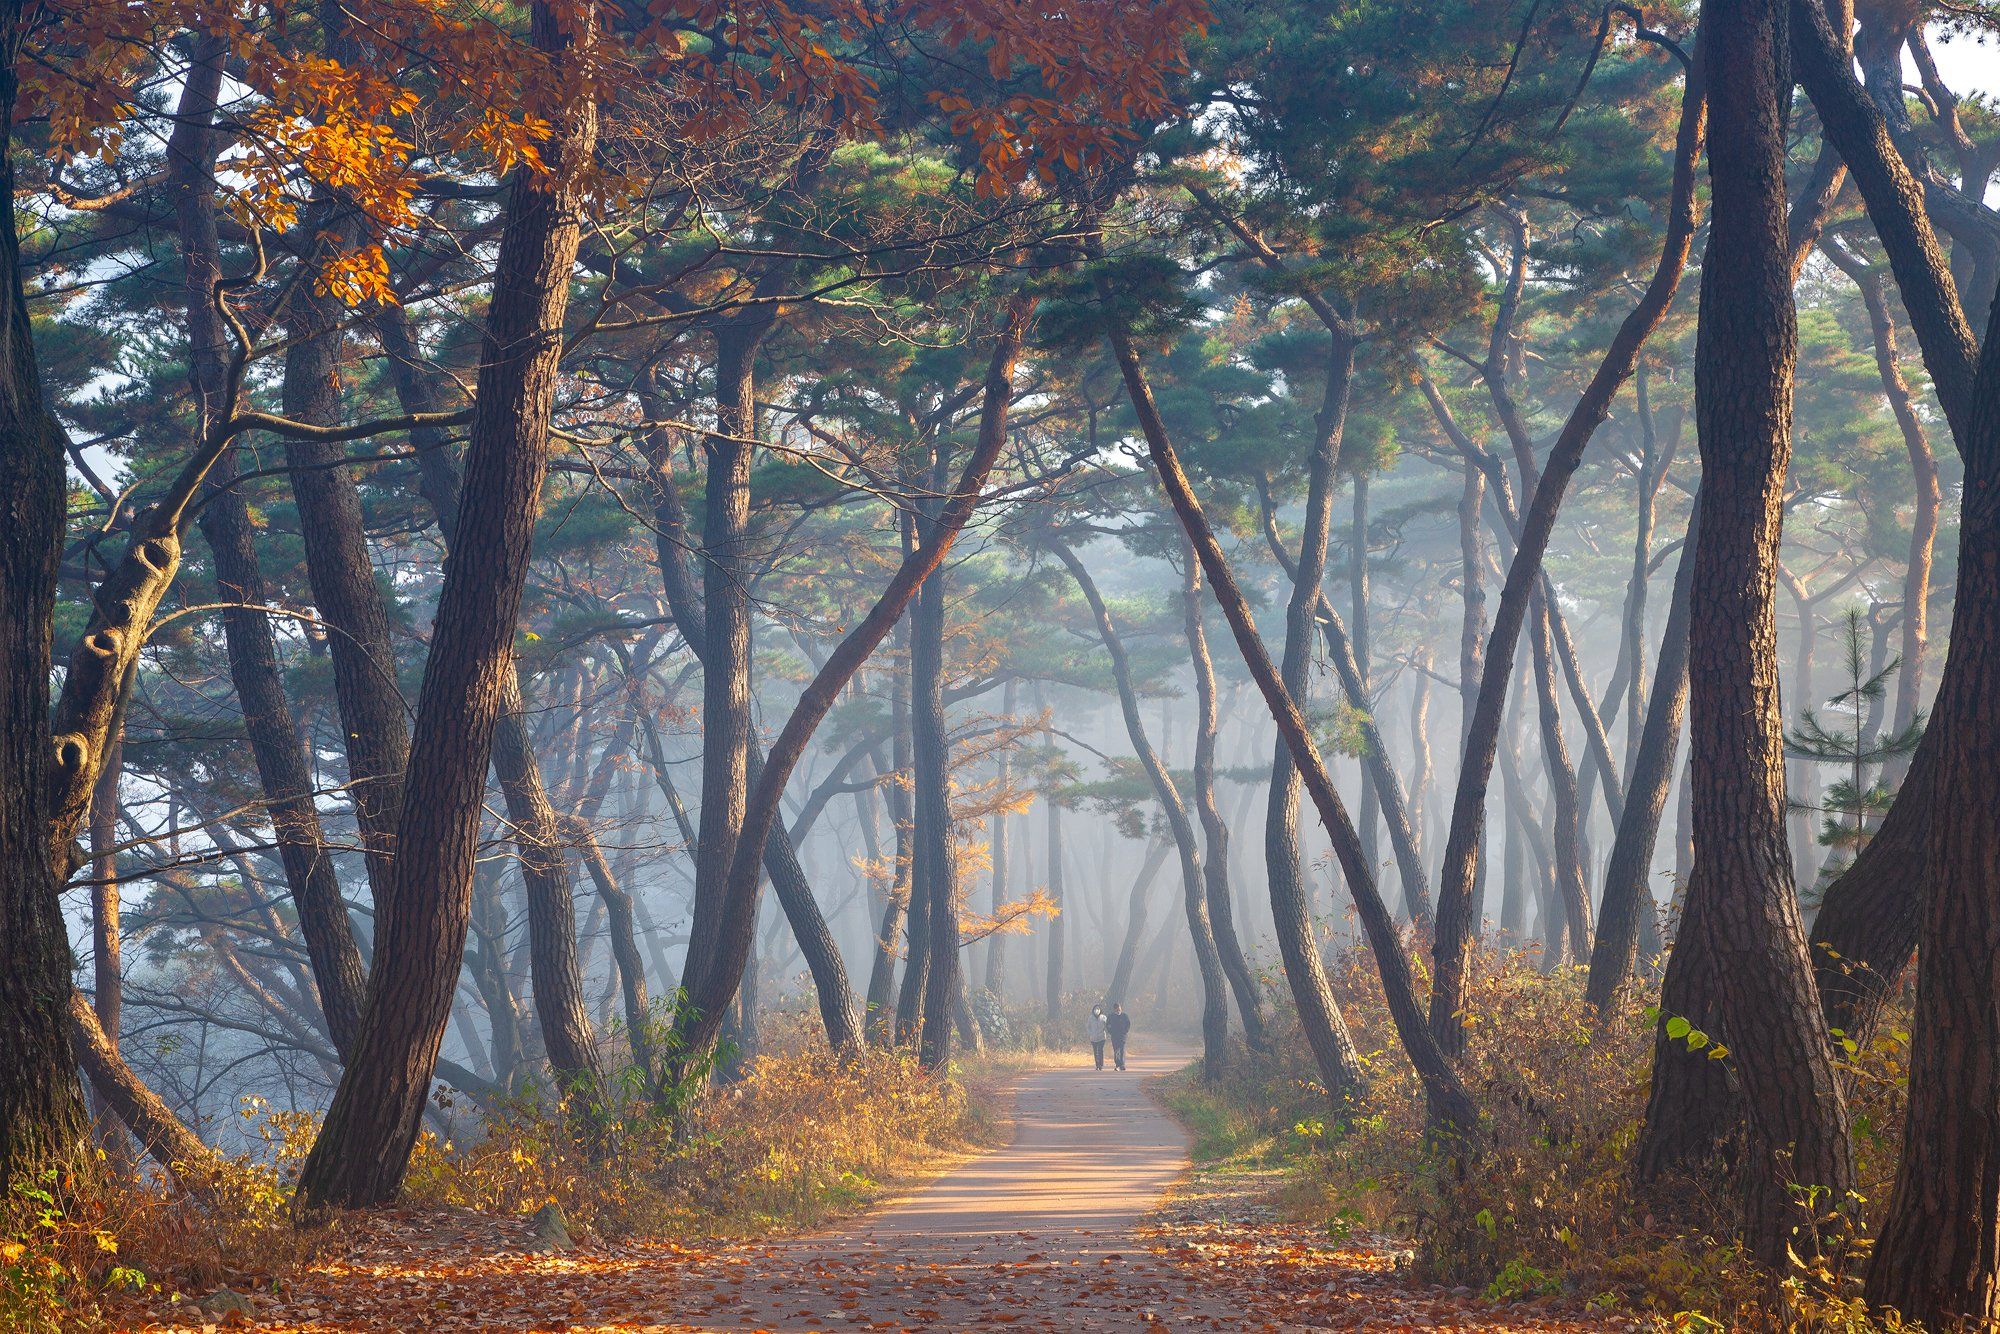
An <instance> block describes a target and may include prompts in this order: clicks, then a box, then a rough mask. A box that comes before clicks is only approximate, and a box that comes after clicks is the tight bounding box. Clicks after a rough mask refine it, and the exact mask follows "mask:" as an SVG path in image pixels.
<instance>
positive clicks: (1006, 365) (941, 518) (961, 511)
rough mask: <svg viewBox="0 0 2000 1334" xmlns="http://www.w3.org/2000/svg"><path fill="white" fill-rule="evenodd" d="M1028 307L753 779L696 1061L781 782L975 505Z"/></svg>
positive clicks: (751, 904)
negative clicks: (953, 474) (920, 509)
mask: <svg viewBox="0 0 2000 1334" xmlns="http://www.w3.org/2000/svg"><path fill="white" fill-rule="evenodd" d="M1032 311H1033V303H1032V301H1028V300H1017V301H1013V302H1010V303H1009V306H1008V311H1007V318H1006V324H1005V326H1004V328H1003V330H1002V331H1001V333H1000V336H999V338H998V339H997V340H996V342H995V346H994V350H993V355H992V357H991V359H990V360H989V361H988V363H987V368H986V377H985V383H984V388H983V393H982V395H981V400H980V410H979V430H978V435H977V439H976V440H975V442H974V444H973V447H972V450H971V452H970V454H969V456H968V458H967V461H966V464H965V468H964V470H963V471H962V472H961V473H960V474H959V477H958V479H957V481H956V482H955V483H954V484H953V487H952V489H951V490H950V492H949V493H947V497H948V498H947V499H946V500H945V503H944V507H943V509H942V510H941V511H940V513H939V515H938V518H937V520H936V522H935V523H934V524H933V525H932V527H931V531H930V534H929V535H928V536H927V537H926V538H925V539H924V541H923V542H922V543H921V544H920V545H919V546H918V548H917V549H916V550H915V551H914V552H911V553H909V554H907V555H906V556H905V557H904V559H903V561H902V562H901V563H900V564H899V565H898V566H897V568H896V573H895V575H894V576H893V577H892V578H891V579H890V581H889V584H888V587H887V588H885V589H884V590H883V592H882V595H881V596H880V597H879V598H877V599H876V602H875V605H874V606H873V607H871V608H870V609H869V611H868V614H867V615H866V616H865V617H863V618H862V620H861V622H860V624H859V625H857V626H856V627H855V628H854V629H853V630H851V631H849V632H848V634H847V635H846V637H845V638H843V639H842V640H841V641H840V643H839V644H838V645H837V646H836V647H835V648H834V650H833V652H832V653H831V654H829V655H828V657H827V660H826V663H825V664H824V665H823V666H822V667H821V668H820V669H819V670H818V671H817V672H816V673H815V674H814V676H813V679H812V681H811V682H809V683H808V684H807V686H806V688H805V690H804V692H803V693H802V694H801V695H800V697H799V702H798V705H797V706H796V707H795V708H794V709H793V710H792V713H791V716H790V717H789V718H787V719H786V720H785V725H784V727H783V728H782V729H781V730H780V731H779V733H778V737H777V740H776V741H774V742H773V743H772V746H771V751H770V754H769V756H768V758H767V765H768V767H767V768H766V769H765V771H764V773H763V774H762V775H761V776H760V777H759V779H758V782H757V786H756V788H755V789H754V790H753V791H752V792H751V794H750V800H749V802H748V803H747V805H746V807H745V811H746V814H745V818H744V824H743V830H742V835H743V838H744V839H745V840H746V842H745V844H744V845H743V846H739V847H738V849H737V851H736V855H735V857H734V859H733V860H732V861H731V863H730V866H729V874H728V879H727V882H726V885H725V891H726V900H725V905H726V911H725V913H724V915H723V920H722V922H721V924H720V930H719V933H718V940H719V947H720V950H719V954H718V956H717V958H716V960H715V961H714V967H713V968H712V969H711V970H706V971H705V981H704V985H703V987H702V988H701V989H700V990H697V991H695V992H694V993H693V1001H694V1006H693V1015H692V1017H691V1019H690V1021H689V1022H688V1023H687V1024H686V1025H684V1026H683V1027H682V1028H681V1030H680V1037H681V1040H682V1043H683V1044H684V1045H683V1049H684V1050H685V1051H686V1052H688V1053H689V1054H690V1055H691V1056H692V1057H694V1058H696V1059H699V1058H700V1057H701V1056H702V1055H703V1054H704V1053H706V1052H707V1051H709V1050H711V1049H712V1047H713V1044H714V1041H715V1035H716V1017H717V1016H719V1015H720V1014H721V1013H722V1012H723V1010H724V1009H726V1008H727V1006H728V1004H729V1001H730V999H731V997H732V996H733V994H734V992H735V990H736V987H737V985H738V983H739V981H740V979H741V977H742V971H743V964H744V961H745V959H746V958H747V957H748V953H749V949H750V945H751V943H752V939H753V937H752V932H753V931H754V927H755V917H754V912H755V907H756V903H757V881H758V868H759V866H760V864H761V861H762V857H761V851H762V848H763V846H764V842H765V840H766V839H767V838H768V837H769V836H770V834H771V831H772V829H773V828H774V827H775V826H776V824H777V820H778V805H779V800H780V798H781V796H782V795H783V791H784V785H785V783H786V781H787V780H788V779H789V778H790V777H791V774H792V771H793V769H795V768H796V767H797V765H798V762H799V759H800V757H801V756H802V755H803V754H804V753H805V748H806V746H807V744H808V743H809V742H810V741H811V740H812V735H813V732H814V731H815V730H816V729H817V728H818V727H819V724H820V723H821V722H822V721H823V720H824V719H825V717H826V715H827V712H828V711H829V710H831V709H832V708H833V706H834V704H835V703H836V702H837V701H838V699H839V697H840V692H841V691H843V690H845V689H846V688H847V683H848V682H849V681H851V680H852V679H853V678H854V674H855V672H857V671H859V670H860V669H861V667H862V665H863V664H865V663H866V662H867V660H868V658H869V656H870V655H871V654H873V653H874V652H875V650H876V648H878V647H879V646H880V645H881V643H882V641H883V640H884V639H886V638H887V637H888V635H889V632H890V630H891V628H892V627H893V626H894V625H895V623H896V622H897V620H898V619H900V618H901V617H902V615H903V612H904V610H905V609H906V608H907V607H908V606H909V604H910V602H911V600H912V599H913V598H914V597H915V596H916V593H917V590H918V589H919V588H920V587H922V585H923V583H924V581H925V580H926V579H927V578H929V577H930V576H931V575H932V574H933V573H934V572H935V571H936V570H937V568H938V566H939V565H941V564H942V563H943V561H944V558H945V556H946V554H947V553H949V551H950V550H951V547H952V544H953V542H954V541H955V540H956V539H957V536H958V534H959V532H960V531H961V530H962V529H963V528H964V527H965V524H966V523H967V522H968V521H969V520H970V519H971V517H972V514H973V511H974V510H975V509H976V508H977V507H978V505H979V502H980V499H981V492H982V490H983V489H984V487H985V485H986V482H987V479H988V478H989V477H990V476H991V475H992V471H993V467H994V465H995V464H996V463H997V462H998V460H999V457H1000V451H1001V449H1002V447H1003V446H1004V445H1005V444H1006V440H1007V408H1008V404H1009V402H1010V400H1011V399H1012V396H1013V385H1014V364H1015V361H1016V359H1017V358H1018V356H1019V354H1020V349H1021V343H1022V341H1023V339H1024V337H1025V336H1026V332H1027V325H1028V320H1029V317H1030V315H1031V314H1032Z"/></svg>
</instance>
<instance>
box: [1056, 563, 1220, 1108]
mask: <svg viewBox="0 0 2000 1334" xmlns="http://www.w3.org/2000/svg"><path fill="white" fill-rule="evenodd" d="M1049 546H1050V549H1051V550H1052V551H1054V552H1055V554H1056V559H1058V560H1060V561H1061V562H1062V563H1063V566H1064V568H1065V569H1067V570H1068V571H1069V574H1070V578H1072V579H1074V580H1075V581H1076V586H1077V588H1078V589H1079V590H1080V591H1081V592H1082V593H1083V597H1084V601H1086V602H1088V603H1089V604H1090V613H1091V616H1092V617H1093V618H1094V619H1095V620H1096V622H1097V634H1098V638H1099V639H1101V640H1102V641H1103V642H1104V651H1105V653H1106V654H1108V655H1109V656H1110V658H1111V676H1112V679H1113V680H1114V681H1115V682H1116V683H1117V686H1118V704H1119V708H1120V710H1121V711H1122V712H1123V713H1124V715H1125V734H1126V736H1127V737H1128V738H1129V739H1130V741H1131V743H1132V752H1133V754H1135V755H1137V756H1138V757H1139V767H1140V768H1142V769H1144V770H1145V771H1146V779H1147V781H1148V782H1149V783H1151V784H1152V788H1153V798H1154V800H1156V801H1158V802H1159V803H1160V809H1161V810H1162V811H1163V812H1164V813H1165V815H1166V817H1167V827H1168V828H1169V829H1170V830H1172V831H1173V837H1174V848H1175V850H1176V851H1177V852H1179V853H1180V862H1181V902H1182V904H1183V906H1184V907H1185V909H1186V911H1187V923H1188V936H1189V938H1190V939H1191V940H1192V941H1193V942H1194V957H1195V965H1196V967H1197V968H1198V969H1199V970H1200V974H1201V1072H1202V1078H1204V1079H1207V1080H1210V1081H1213V1080H1216V1079H1220V1078H1221V1077H1222V1072H1223V1068H1224V1066H1225V1065H1226V1064H1227V1063H1228V1056H1229V979H1228V978H1227V977H1226V976H1225V975H1224V973H1223V969H1222V954H1221V952H1220V951H1219V950H1218V949H1217V948H1216V944H1215V931H1214V928H1213V926H1212V925H1211V923H1210V921H1209V915H1208V896H1207V892H1206V890H1205V888H1204V886H1203V884H1202V871H1201V851H1200V848H1199V846H1198V845H1197V844H1196V842H1195V832H1194V822H1193V821H1191V820H1190V819H1188V813H1187V806H1186V805H1185V804H1183V802H1182V801H1181V794H1180V790H1179V789H1178V788H1177V787H1176V786H1175V785H1174V779H1173V775H1171V774H1169V773H1168V772H1167V766H1166V764H1165V763H1164V762H1163V761H1162V760H1161V759H1160V757H1159V754H1158V752H1156V751H1155V750H1154V749H1153V743H1152V741H1151V740H1150V739H1149V738H1148V737H1147V735H1146V724H1145V721H1144V720H1143V719H1142V718H1141V717H1140V716H1139V696H1138V692H1137V691H1136V690H1135V689H1134V687H1133V684H1132V666H1131V663H1130V662H1129V661H1128V660H1127V658H1126V655H1125V644H1124V641H1123V640H1121V639H1120V638H1119V637H1118V628H1117V627H1116V626H1115V625H1113V624H1112V622H1111V613H1110V611H1109V610H1108V609H1107V608H1106V607H1105V605H1104V599H1103V597H1102V596H1101V595H1099V593H1098V591H1097V584H1096V581H1094V580H1093V579H1092V578H1091V577H1090V571H1089V570H1087V569H1085V568H1084V565H1083V562H1082V561H1080V560H1078V559H1077V557H1076V553H1075V552H1073V551H1071V550H1070V549H1069V548H1068V547H1067V546H1065V545H1064V544H1063V543H1062V541H1061V540H1060V539H1059V538H1056V537H1053V536H1051V538H1050V540H1049Z"/></svg>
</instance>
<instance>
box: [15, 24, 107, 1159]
mask: <svg viewBox="0 0 2000 1334" xmlns="http://www.w3.org/2000/svg"><path fill="white" fill-rule="evenodd" d="M25 23H26V19H25V18H24V16H23V14H22V6H21V4H20V0H0V185H4V187H5V197H6V198H7V199H8V200H10V201H11V200H12V199H13V198H14V156H13V153H12V151H11V148H10V144H9V135H8V127H9V126H11V125H12V123H13V113H14V100H15V94H16V87H17V85H16V82H15V75H14V68H15V62H16V61H17V60H18V59H19V58H20V53H21V40H22V33H23V28H24V26H25ZM0 306H4V309H0V338H4V339H5V340H6V347H5V356H4V357H0V655H4V656H0V1190H5V1191H9V1192H10V1193H11V1190H12V1188H13V1187H14V1186H16V1185H20V1184H26V1183H31V1182H33V1181H35V1180H36V1179H37V1178H38V1176H39V1174H40V1172H41V1170H42V1169H43V1168H44V1167H47V1166H62V1167H74V1166H76V1165H78V1164H81V1163H82V1162H83V1161H84V1158H85V1153H86V1150H87V1147H88V1143H89V1134H90V1115H89V1112H88V1111H87V1110H86V1109H85V1107H84V1101H83V1088H82V1086H81V1085H79V1084H78V1083H77V1078H76V1057H75V1054H74V1053H73V1051H72V1050H71V1046H70V1030H69V1019H68V1015H67V1014H66V1012H65V1008H64V1007H65V1006H66V1005H67V1004H68V1003H69V997H70V995H71V990H72V988H71V985H70V952H69V932H68V930H67V929H66V928H65V927H64V925H63V916H62V904H61V902H60V900H59V899H58V898H57V894H58V891H59V889H60V887H61V884H62V880H63V879H64V876H63V874H62V871H63V868H62V867H59V866H58V865H57V864H56V850H55V849H54V848H53V847H51V846H50V840H49V832H48V831H49V826H50V823H51V818H52V815H53V812H52V811H51V809H50V807H51V804H52V803H51V801H50V791H49V781H48V779H49V754H50V735H49V663H50V659H51V656H52V653H53V650H54V616H55V604H56V567H57V565H58V563H59V561H60V559H61V556H62V547H63V510H64V505H65V499H66V495H65V493H66V490H67V481H66V474H65V466H64V463H63V450H62V442H61V439H60V438H59V437H58V436H57V434H56V428H55V426H54V424H53V422H52V421H51V420H50V418H49V416H48V413H47V409H45V408H44V407H43V405H42V388H41V373H40V371H39V369H38V368H37V366H36V364H35V346H34V335H33V333H32V330H31V326H30V325H29V322H28V307H27V298H26V295H25V293H24V292H23V291H22V287H21V248H20V241H19V239H18V238H17V236H16V234H15V229H14V227H13V226H12V225H11V224H10V225H8V226H5V227H0ZM10 1197H11V1196H10Z"/></svg>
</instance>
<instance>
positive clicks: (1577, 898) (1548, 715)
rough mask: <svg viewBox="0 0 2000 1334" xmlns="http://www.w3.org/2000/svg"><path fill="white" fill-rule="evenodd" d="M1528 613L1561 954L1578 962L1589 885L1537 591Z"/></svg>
mask: <svg viewBox="0 0 2000 1334" xmlns="http://www.w3.org/2000/svg"><path fill="white" fill-rule="evenodd" d="M1528 614H1529V615H1530V616H1532V617H1534V619H1535V627H1534V630H1533V631H1532V635H1533V637H1532V638H1531V639H1530V640H1529V649H1530V651H1531V652H1532V653H1533V655H1534V662H1535V699H1536V703H1537V706H1538V716H1539V718H1540V721H1541V730H1542V767H1543V769H1544V770H1545V771H1546V772H1547V773H1548V778H1549V795H1550V806H1551V808H1552V810H1551V814H1552V815H1553V817H1554V824H1553V825H1552V826H1551V828H1550V837H1551V838H1553V839H1554V840H1555V849H1556V887H1557V890H1558V895H1559V899H1560V904H1561V909H1562V915H1563V927H1564V939H1565V940H1566V941H1567V942H1568V945H1567V948H1566V950H1565V952H1564V956H1563V959H1562V960H1551V962H1562V961H1568V962H1571V963H1582V962H1584V961H1585V960H1587V959H1588V958H1589V957H1590V889H1589V887H1588V886H1586V885H1585V884H1584V880H1583V849H1582V847H1581V845H1580V844H1579V842H1578V837H1579V833H1580V830H1579V824H1580V821H1579V818H1578V812H1577V787H1576V769H1575V768H1574V767H1573V766H1571V764H1570V761H1569V747H1568V746H1567V745H1566V744H1565V743H1564V741H1563V731H1562V705H1561V703H1560V702H1559V701H1558V700H1557V698H1556V678H1555V664H1554V663H1553V662H1552V661H1551V659H1552V658H1553V657H1554V653H1553V651H1552V650H1551V648H1550V645H1549V615H1548V606H1547V604H1546V602H1545V601H1544V599H1543V598H1542V597H1541V596H1540V595H1539V594H1538V595H1537V596H1535V597H1534V598H1532V599H1531V600H1530V607H1529V612H1528Z"/></svg>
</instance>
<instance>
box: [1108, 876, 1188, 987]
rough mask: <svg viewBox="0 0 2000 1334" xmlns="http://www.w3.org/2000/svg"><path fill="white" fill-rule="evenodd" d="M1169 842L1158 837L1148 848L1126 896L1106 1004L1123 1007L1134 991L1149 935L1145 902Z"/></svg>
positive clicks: (1156, 877) (1157, 877)
mask: <svg viewBox="0 0 2000 1334" xmlns="http://www.w3.org/2000/svg"><path fill="white" fill-rule="evenodd" d="M1172 846H1173V844H1172V842H1171V841H1170V840H1168V839H1163V838H1155V839H1153V841H1152V843H1151V844H1150V845H1149V846H1148V847H1147V849H1146V860H1145V861H1143V862H1141V863H1140V865H1139V873H1138V874H1137V875H1135V876H1133V877H1132V890H1131V892H1130V893H1129V894H1127V895H1126V896H1125V938H1124V940H1123V941H1121V942H1120V943H1119V946H1118V959H1117V962H1116V963H1114V964H1113V965H1112V968H1111V982H1110V984H1109V985H1108V986H1106V987H1105V988H1104V1003H1105V1004H1106V1005H1114V1004H1123V1003H1124V1000H1125V998H1126V996H1127V995H1129V994H1130V993H1131V988H1132V985H1133V983H1132V970H1133V968H1134V967H1136V966H1137V964H1138V961H1139V945H1140V943H1141V941H1142V940H1143V939H1144V936H1145V932H1146V918H1147V916H1148V913H1147V911H1146V903H1147V899H1148V897H1149V895H1150V894H1151V892H1152V888H1153V882H1154V881H1155V880H1157V879H1159V877H1160V868H1161V867H1162V866H1165V865H1166V864H1167V850H1168V849H1169V848H1171V847H1172Z"/></svg>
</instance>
